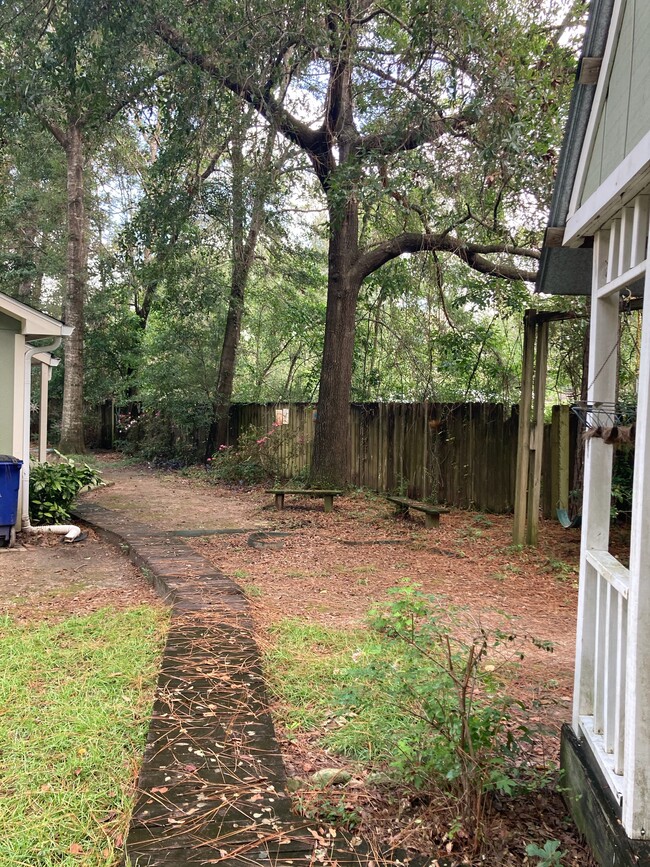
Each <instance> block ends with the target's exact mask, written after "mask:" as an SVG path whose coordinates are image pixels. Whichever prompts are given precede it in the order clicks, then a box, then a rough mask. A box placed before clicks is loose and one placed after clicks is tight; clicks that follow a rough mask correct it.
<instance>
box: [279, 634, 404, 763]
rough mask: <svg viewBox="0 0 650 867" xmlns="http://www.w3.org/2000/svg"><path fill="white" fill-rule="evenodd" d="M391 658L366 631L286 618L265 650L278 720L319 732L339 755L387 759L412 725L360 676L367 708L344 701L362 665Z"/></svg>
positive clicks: (381, 643)
mask: <svg viewBox="0 0 650 867" xmlns="http://www.w3.org/2000/svg"><path fill="white" fill-rule="evenodd" d="M377 657H379V658H381V659H384V660H386V659H392V658H396V657H395V650H394V648H392V647H391V646H390V645H388V644H387V643H386V642H385V641H383V640H382V639H381V637H380V636H378V635H377V634H376V633H373V632H371V631H370V630H367V629H356V630H338V629H328V628H326V627H323V626H319V625H315V624H305V623H303V622H300V621H296V620H284V621H282V622H281V623H279V624H277V625H276V626H275V627H274V630H273V646H272V647H271V648H269V649H268V650H267V652H266V660H265V661H266V675H267V682H268V686H269V689H270V691H271V692H272V693H273V694H274V695H275V697H276V698H277V699H278V701H279V704H278V705H277V706H276V718H277V719H278V721H279V722H280V724H281V725H282V726H283V728H284V729H285V730H286V731H287V732H288V733H291V732H292V731H296V732H297V731H314V730H320V731H321V734H322V740H323V743H324V744H325V745H327V746H328V747H330V748H331V749H333V750H334V751H335V752H337V753H340V754H341V755H347V756H351V757H353V758H356V759H360V760H365V761H372V760H374V759H377V760H383V759H386V758H387V757H388V756H389V755H390V753H391V751H392V750H393V748H394V743H395V738H396V735H397V734H398V733H399V732H403V731H404V729H405V728H406V729H408V728H409V727H410V722H409V721H408V715H407V714H406V715H405V714H403V713H402V712H401V711H400V709H398V708H397V707H396V706H395V705H394V704H393V703H391V701H390V700H389V699H388V697H387V696H386V695H385V694H384V693H383V690H382V683H381V681H378V682H376V683H373V682H372V681H369V680H367V679H366V678H362V679H361V681H362V683H363V689H364V692H365V694H366V696H367V697H368V701H367V702H364V707H363V708H355V709H354V710H353V711H351V710H350V709H349V702H347V701H346V693H347V692H348V690H349V688H350V687H351V685H353V683H352V682H353V681H355V682H356V675H354V674H353V673H352V671H353V670H355V669H357V666H358V665H359V664H361V665H364V664H366V663H368V664H370V663H371V662H372V660H373V659H375V658H377Z"/></svg>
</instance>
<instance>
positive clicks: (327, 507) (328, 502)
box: [323, 496, 334, 512]
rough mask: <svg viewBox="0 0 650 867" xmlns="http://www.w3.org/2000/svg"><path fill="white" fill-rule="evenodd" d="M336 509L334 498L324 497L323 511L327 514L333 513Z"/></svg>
mask: <svg viewBox="0 0 650 867" xmlns="http://www.w3.org/2000/svg"><path fill="white" fill-rule="evenodd" d="M333 508H334V497H327V496H325V497H323V510H324V511H325V512H331V511H332V509H333Z"/></svg>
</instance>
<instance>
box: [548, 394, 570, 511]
mask: <svg viewBox="0 0 650 867" xmlns="http://www.w3.org/2000/svg"><path fill="white" fill-rule="evenodd" d="M569 419H570V409H569V407H568V406H554V407H553V417H552V420H551V511H552V512H553V511H554V510H555V509H568V508H569Z"/></svg>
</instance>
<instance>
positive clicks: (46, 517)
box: [29, 452, 102, 525]
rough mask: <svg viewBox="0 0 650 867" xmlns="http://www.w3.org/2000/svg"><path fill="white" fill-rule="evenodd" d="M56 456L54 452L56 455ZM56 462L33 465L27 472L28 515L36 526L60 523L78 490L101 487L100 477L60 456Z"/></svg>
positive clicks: (63, 521)
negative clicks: (95, 486)
mask: <svg viewBox="0 0 650 867" xmlns="http://www.w3.org/2000/svg"><path fill="white" fill-rule="evenodd" d="M57 454H58V452H57ZM59 457H60V461H59V462H58V463H54V464H51V463H43V464H37V463H33V464H32V465H31V466H30V470H29V516H30V519H31V520H32V522H33V523H34V524H36V525H40V524H62V523H65V522H66V521H67V520H68V519H69V518H70V509H71V507H72V503H73V502H74V499H75V497H76V496H77V494H78V493H79V491H80V490H81V489H82V488H85V487H87V486H89V485H90V486H94V485H99V484H101V481H102V479H101V474H100V473H98V472H97V471H96V470H93V469H91V468H90V467H89V466H88V464H85V463H84V464H82V465H81V466H79V465H78V464H77V463H76V462H75V461H74V460H73V459H72V458H66V457H65V456H64V455H60V456H59Z"/></svg>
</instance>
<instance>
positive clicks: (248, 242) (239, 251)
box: [205, 123, 275, 460]
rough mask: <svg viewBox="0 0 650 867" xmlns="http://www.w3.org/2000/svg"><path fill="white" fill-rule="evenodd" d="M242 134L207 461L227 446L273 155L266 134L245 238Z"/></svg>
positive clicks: (237, 139) (239, 133)
mask: <svg viewBox="0 0 650 867" xmlns="http://www.w3.org/2000/svg"><path fill="white" fill-rule="evenodd" d="M244 133H245V130H244V129H243V123H240V124H239V125H238V126H237V128H236V130H235V134H234V137H233V143H232V155H231V160H232V269H231V278H230V297H229V300H228V315H227V317H226V327H225V330H224V335H223V344H222V346H221V356H220V358H219V372H218V374H217V387H216V400H215V404H214V410H213V420H212V423H211V425H210V430H209V432H208V439H207V443H206V449H205V458H206V460H207V458H209V457H210V455H211V454H212V452H213V451H214V449H215V446H219V445H225V444H226V443H227V442H228V425H229V411H230V403H231V401H232V392H233V384H234V381H235V366H236V362H237V350H238V349H239V339H240V337H241V321H242V315H243V312H244V296H245V292H246V284H247V283H248V276H249V274H250V271H251V268H252V266H253V260H254V258H255V250H256V247H257V240H258V238H259V234H260V231H261V229H262V225H263V223H264V204H265V201H266V193H267V186H268V177H266V175H267V174H268V172H269V171H270V163H271V158H272V155H273V142H274V138H275V135H274V133H273V131H272V130H269V133H268V138H267V141H266V146H265V152H264V156H263V162H262V165H261V167H260V168H259V169H258V172H259V173H260V175H259V176H258V180H257V183H256V187H255V193H254V196H253V204H252V212H251V217H250V224H249V227H248V234H246V229H245V221H246V203H245V189H244V188H245V183H246V178H245V165H244V154H243V144H244Z"/></svg>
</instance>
